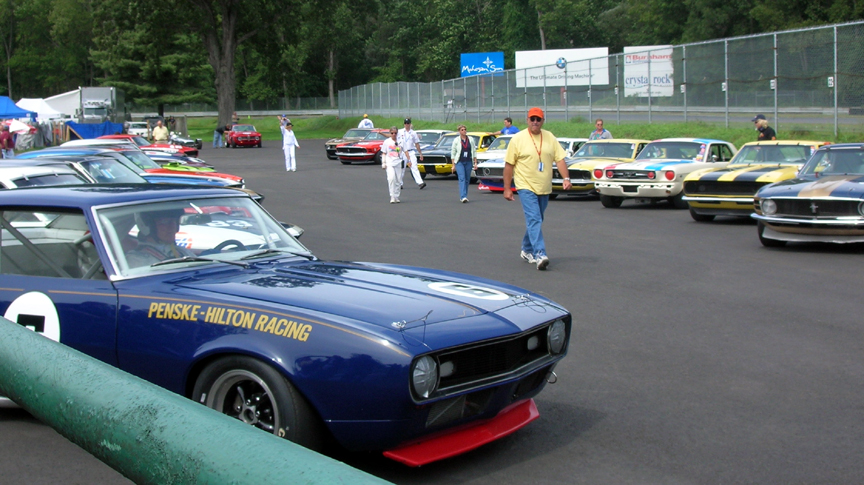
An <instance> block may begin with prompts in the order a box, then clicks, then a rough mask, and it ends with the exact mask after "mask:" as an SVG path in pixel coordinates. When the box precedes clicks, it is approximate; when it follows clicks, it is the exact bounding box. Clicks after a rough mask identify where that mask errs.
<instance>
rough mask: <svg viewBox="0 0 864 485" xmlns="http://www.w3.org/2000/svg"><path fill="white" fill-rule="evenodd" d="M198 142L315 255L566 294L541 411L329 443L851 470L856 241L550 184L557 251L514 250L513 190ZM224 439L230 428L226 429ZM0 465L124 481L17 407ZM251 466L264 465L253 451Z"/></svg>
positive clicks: (445, 476) (861, 397)
mask: <svg viewBox="0 0 864 485" xmlns="http://www.w3.org/2000/svg"><path fill="white" fill-rule="evenodd" d="M264 145H265V146H264V148H260V149H257V148H248V149H219V150H214V149H212V148H209V147H207V146H205V148H204V149H203V150H202V151H201V157H202V158H204V159H205V160H208V161H210V162H211V163H213V164H214V165H215V166H216V167H218V168H219V169H221V170H223V171H225V172H229V173H234V174H238V175H242V176H244V177H245V178H246V181H247V186H248V188H250V189H253V190H256V191H258V192H260V193H262V194H263V195H264V196H265V200H264V203H263V204H264V207H265V208H267V209H268V210H269V211H270V212H271V213H272V214H273V215H274V216H276V217H277V218H278V219H280V220H282V221H284V222H291V223H294V224H297V225H299V226H301V227H303V228H304V229H305V231H306V232H305V234H304V235H303V236H302V238H301V239H300V241H301V242H302V243H304V244H305V245H306V246H307V247H308V248H310V249H311V250H312V251H313V252H314V253H315V254H316V255H317V256H318V257H320V258H323V259H335V260H356V261H380V262H391V263H399V264H408V265H417V266H427V267H432V268H437V269H442V270H449V271H459V272H465V273H471V274H475V275H480V276H484V277H487V278H491V279H495V280H501V281H505V282H508V283H512V284H516V285H520V286H523V287H525V288H528V289H530V290H532V291H535V292H538V293H541V294H543V295H546V296H548V297H550V298H552V299H553V300H555V301H557V302H559V303H561V304H563V305H564V306H565V307H566V308H568V309H569V310H570V311H571V312H572V314H573V320H574V325H573V335H572V337H571V343H570V352H569V355H568V357H567V358H566V359H564V360H563V361H562V363H561V364H560V365H559V366H558V368H557V369H556V373H557V375H558V382H557V383H556V384H554V385H549V386H547V387H546V389H545V390H544V391H543V392H542V393H541V394H540V395H539V396H538V398H536V402H537V406H538V409H539V411H540V419H538V420H537V421H535V422H533V423H531V424H530V425H528V426H527V427H526V428H524V429H522V430H519V431H518V432H516V433H515V434H513V435H511V436H509V437H506V438H504V439H501V440H499V441H497V442H494V443H491V444H489V445H486V446H484V447H482V448H480V449H478V450H475V451H473V452H471V453H468V454H465V455H462V456H459V457H456V458H453V459H449V460H445V461H443V462H439V463H434V464H431V465H428V466H425V467H422V468H420V469H411V468H407V467H405V466H403V465H399V464H397V463H395V462H392V461H390V460H387V459H385V458H383V457H381V456H380V455H378V454H373V453H361V454H351V453H342V454H338V455H336V456H335V457H336V458H337V459H339V460H342V461H345V462H346V463H348V464H350V465H352V466H355V467H358V468H360V469H362V470H365V471H367V472H369V473H372V474H374V475H376V476H379V477H381V478H384V479H386V480H390V481H392V482H395V483H400V484H420V483H422V484H432V483H448V484H450V483H470V484H495V485H500V484H502V483H514V484H515V483H520V484H521V483H532V484H557V483H586V484H609V483H615V484H645V483H661V484H700V483H784V484H785V483H857V482H860V481H861V477H862V476H864V464H862V460H861V457H862V456H864V440H862V439H861V422H862V409H864V386H862V385H861V382H862V380H864V349H862V347H864V344H862V342H864V331H862V327H864V325H862V323H861V315H862V314H864V303H862V299H861V289H860V284H861V283H860V282H861V276H860V275H861V273H862V269H864V263H862V252H864V249H862V247H861V246H828V245H818V244H807V245H792V246H790V247H787V248H783V249H767V248H763V247H762V246H761V245H760V243H759V240H758V238H757V236H756V227H755V225H754V224H753V223H752V222H751V221H749V220H737V219H723V218H718V220H717V221H716V222H714V223H697V222H695V221H693V220H692V219H691V218H690V216H689V214H688V213H687V211H682V210H674V209H672V208H671V207H669V206H668V205H667V204H665V203H661V204H656V205H650V204H636V203H634V202H632V201H628V202H625V203H624V205H623V206H622V207H621V208H620V209H604V208H603V207H602V206H601V205H600V203H599V202H598V201H597V200H576V199H567V198H564V199H563V200H562V199H560V198H559V200H555V201H551V202H550V206H549V209H548V210H547V213H546V221H545V223H544V226H543V229H544V234H545V238H546V243H547V247H548V253H549V257H550V259H551V264H550V266H549V269H548V271H537V270H536V269H535V268H534V266H533V265H529V264H527V263H525V262H524V261H522V260H521V259H520V258H519V249H520V247H519V243H520V240H521V237H522V234H523V231H524V220H523V218H522V210H521V206H520V204H519V202H518V200H517V201H516V202H508V201H505V200H504V199H503V197H501V196H500V195H497V194H487V193H480V192H478V190H477V188H476V186H472V187H471V188H470V191H469V199H470V202H469V203H467V204H461V203H459V192H458V187H457V182H456V180H455V178H451V177H428V178H427V179H426V182H427V184H428V185H427V187H426V188H425V189H423V190H419V189H418V188H417V186H416V185H415V184H414V182H413V181H411V180H410V177H408V180H406V182H405V190H404V192H403V195H402V197H401V200H402V203H400V204H389V203H388V201H389V196H388V194H387V183H386V177H385V174H384V171H383V170H382V169H381V168H380V166H375V165H350V166H349V165H342V164H340V163H339V162H338V161H334V160H328V159H327V158H326V157H325V155H324V140H300V145H301V148H300V149H299V150H298V168H297V171H296V172H286V171H285V170H284V162H283V160H282V154H281V150H280V149H279V146H278V143H277V142H273V141H265V142H264ZM226 446H228V444H226ZM0 448H2V449H3V450H4V451H3V453H0V483H24V482H25V481H26V482H28V483H30V484H43V483H44V484H53V483H105V484H111V483H128V482H126V481H125V479H123V478H122V477H120V476H119V475H118V474H117V473H116V472H113V471H112V470H110V469H108V468H107V467H106V466H105V465H103V464H101V463H100V462H98V461H97V460H95V458H93V457H91V456H90V455H88V454H87V453H86V452H84V451H82V450H80V449H79V448H77V447H76V446H75V445H72V444H71V443H69V442H68V441H66V440H65V439H64V438H62V437H61V436H59V435H57V434H56V433H55V432H54V431H53V430H51V429H50V428H47V427H46V426H44V425H42V424H41V423H39V422H38V421H36V420H34V419H33V418H31V417H29V415H27V413H25V412H23V411H21V410H3V409H0ZM249 466H250V467H253V466H266V464H261V463H256V462H255V461H254V459H250V462H249Z"/></svg>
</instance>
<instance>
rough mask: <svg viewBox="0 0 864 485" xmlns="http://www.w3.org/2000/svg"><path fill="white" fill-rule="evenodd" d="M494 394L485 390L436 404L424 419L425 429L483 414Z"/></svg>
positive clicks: (492, 391) (492, 390)
mask: <svg viewBox="0 0 864 485" xmlns="http://www.w3.org/2000/svg"><path fill="white" fill-rule="evenodd" d="M494 392H495V390H494V389H486V390H483V391H477V392H472V393H469V394H463V395H461V396H456V397H454V398H450V399H445V400H443V401H438V402H436V403H435V404H433V405H432V408H431V409H430V410H429V414H428V415H427V417H426V427H427V428H431V427H433V426H442V425H445V424H447V423H450V422H452V421H456V420H459V419H463V418H469V417H471V416H476V415H478V414H481V413H483V412H484V411H485V410H486V407H487V406H489V400H490V399H491V398H492V395H493V394H494Z"/></svg>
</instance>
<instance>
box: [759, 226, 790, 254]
mask: <svg viewBox="0 0 864 485" xmlns="http://www.w3.org/2000/svg"><path fill="white" fill-rule="evenodd" d="M764 232H765V224H763V223H762V221H759V222H757V223H756V233H757V234H759V242H761V243H762V245H763V246H765V247H766V248H782V247H783V246H785V245H786V241H778V240H777V239H769V238H767V237H764V236H763V233H764Z"/></svg>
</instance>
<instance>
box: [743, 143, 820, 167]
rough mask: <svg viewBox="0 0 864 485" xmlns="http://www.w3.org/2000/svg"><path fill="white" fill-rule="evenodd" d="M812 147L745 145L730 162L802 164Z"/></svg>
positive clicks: (745, 163)
mask: <svg viewBox="0 0 864 485" xmlns="http://www.w3.org/2000/svg"><path fill="white" fill-rule="evenodd" d="M811 153H812V148H811V147H809V146H803V145H761V146H760V145H745V146H743V147H741V151H740V152H738V154H737V155H735V158H734V159H732V162H731V164H733V165H749V164H757V163H770V164H775V163H779V164H789V165H803V164H804V162H806V161H807V159H808V158H810V155H811Z"/></svg>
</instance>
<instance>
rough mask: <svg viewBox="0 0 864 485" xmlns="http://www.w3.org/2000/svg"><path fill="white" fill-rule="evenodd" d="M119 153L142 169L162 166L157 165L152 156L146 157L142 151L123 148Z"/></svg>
mask: <svg viewBox="0 0 864 485" xmlns="http://www.w3.org/2000/svg"><path fill="white" fill-rule="evenodd" d="M119 153H120V154H122V155H124V156H125V157H126V158H128V159H129V160H132V163H134V164H135V165H137V166H138V167H139V168H141V169H143V170H148V169H151V168H162V166H161V165H159V164H158V163H156V162H155V161H153V159H152V158H150V157H148V156H147V155H145V154H144V153H143V152H139V151H134V150H125V151H122V152H119Z"/></svg>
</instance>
